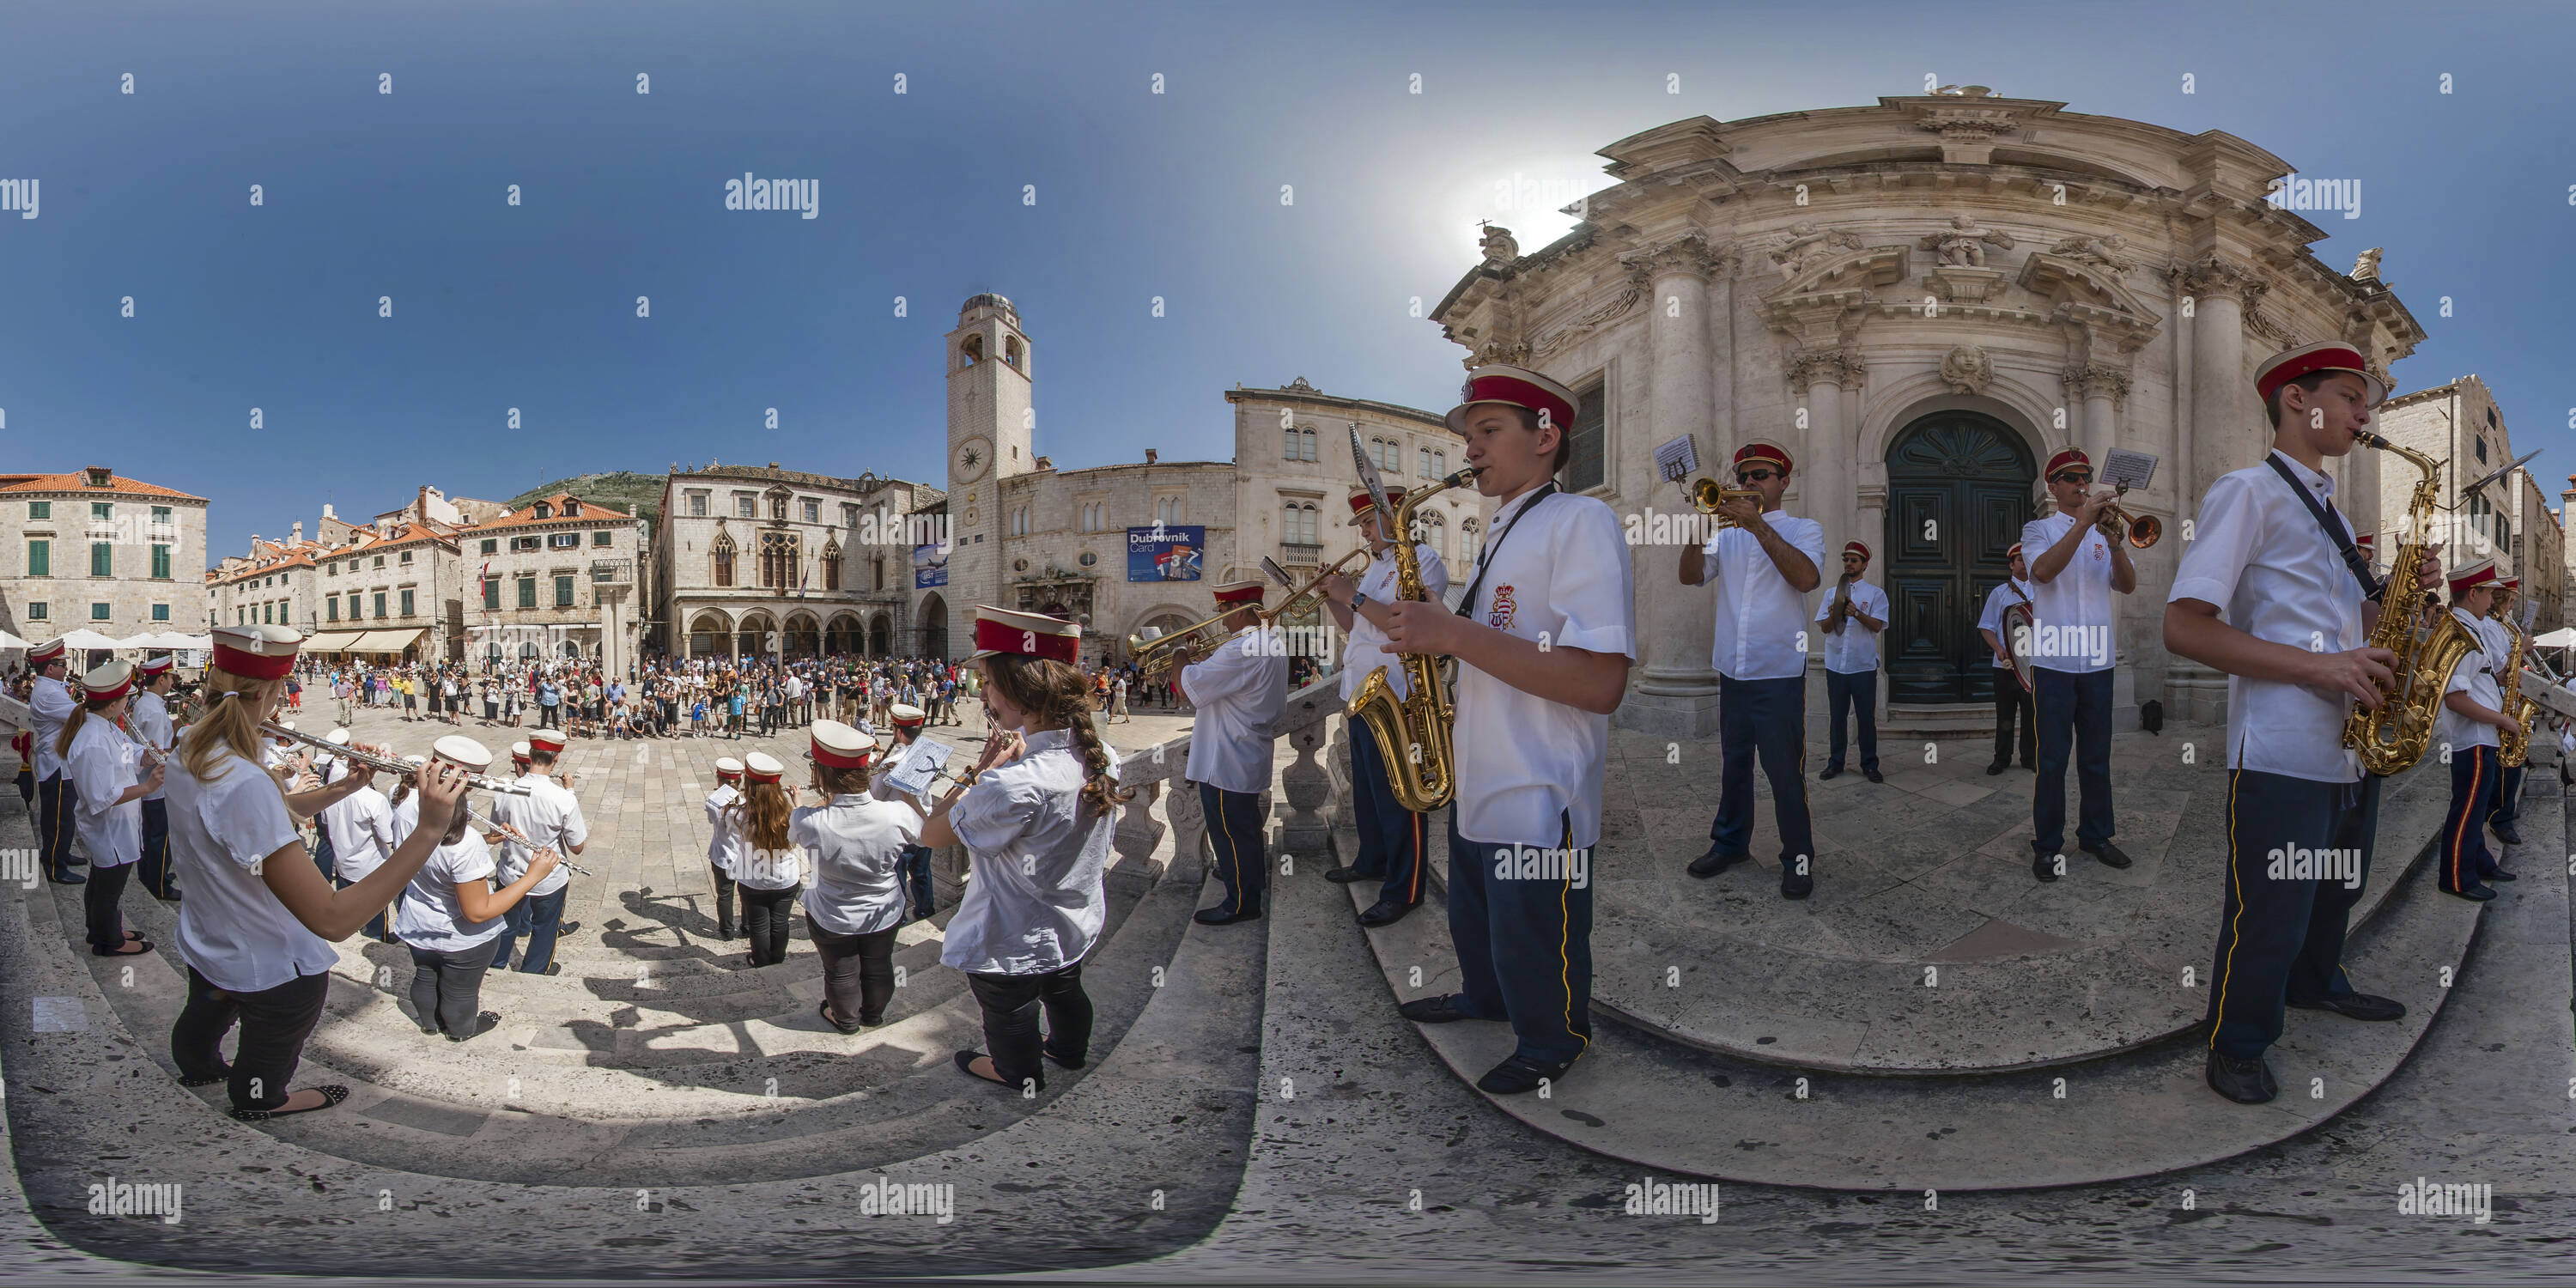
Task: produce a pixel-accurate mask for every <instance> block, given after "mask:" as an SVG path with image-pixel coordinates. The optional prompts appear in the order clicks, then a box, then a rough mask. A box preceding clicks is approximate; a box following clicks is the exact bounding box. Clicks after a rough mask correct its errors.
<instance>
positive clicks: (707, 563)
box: [645, 463, 939, 659]
mask: <svg viewBox="0 0 2576 1288" xmlns="http://www.w3.org/2000/svg"><path fill="white" fill-rule="evenodd" d="M938 498H939V491H938V489H936V488H929V487H923V486H921V485H918V484H914V483H907V482H905V481H903V480H901V479H890V478H879V477H877V476H876V475H874V474H863V475H861V476H859V477H858V478H839V477H835V476H833V475H828V474H813V473H808V472H806V471H803V470H789V469H781V468H779V467H778V466H777V465H776V464H775V463H773V464H770V465H767V466H757V465H709V466H707V467H705V468H703V469H692V470H687V471H683V470H681V469H680V468H679V467H678V466H673V467H672V469H671V473H670V477H669V479H668V481H667V482H665V483H664V484H663V487H662V523H661V527H660V530H659V531H657V532H655V533H654V534H653V538H652V547H651V548H652V561H653V568H652V571H651V574H650V585H651V590H652V597H653V599H652V602H653V604H654V613H653V622H652V624H651V627H650V629H648V630H647V631H646V633H645V638H647V639H649V640H650V641H651V642H652V646H653V647H655V648H658V649H661V650H664V651H666V652H668V653H670V654H672V655H674V656H678V657H711V658H727V659H730V658H735V657H743V656H753V657H767V656H784V657H788V658H798V657H812V656H815V655H817V654H831V653H866V654H873V655H878V656H888V655H896V654H908V653H911V652H914V651H915V648H914V646H913V645H912V644H911V643H909V642H908V641H910V640H912V639H914V638H916V637H917V635H918V622H917V621H916V620H915V619H914V617H913V615H912V603H913V599H912V595H911V593H910V589H909V581H908V579H909V578H910V577H911V575H912V557H913V548H914V547H915V546H916V545H921V544H935V543H936V540H937V532H936V526H935V523H933V524H925V523H922V522H920V521H918V520H917V519H916V518H915V517H914V516H916V514H917V512H923V511H927V510H932V509H933V508H934V503H935V502H936V501H937V500H938Z"/></svg>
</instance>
